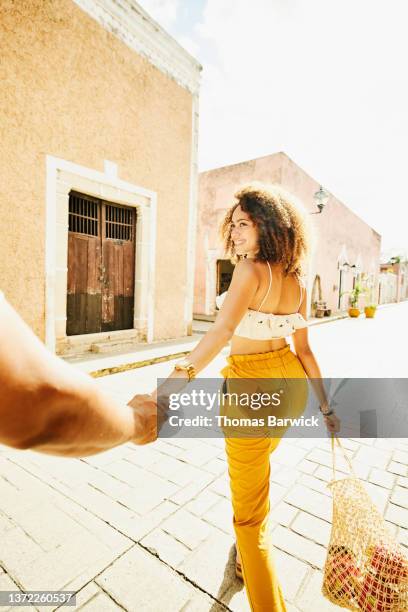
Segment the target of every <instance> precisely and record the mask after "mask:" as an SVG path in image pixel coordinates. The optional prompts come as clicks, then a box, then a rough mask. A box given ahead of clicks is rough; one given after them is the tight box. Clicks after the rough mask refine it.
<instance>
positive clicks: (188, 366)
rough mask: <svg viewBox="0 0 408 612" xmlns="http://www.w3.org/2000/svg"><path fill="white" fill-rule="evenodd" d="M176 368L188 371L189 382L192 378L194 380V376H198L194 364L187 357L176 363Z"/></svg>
mask: <svg viewBox="0 0 408 612" xmlns="http://www.w3.org/2000/svg"><path fill="white" fill-rule="evenodd" d="M174 369H175V370H177V371H182V372H187V374H188V382H190V381H191V380H193V378H195V377H196V376H197V372H196V369H195V367H194V365H193V364H192V363H191V362H190V361H188V360H187V359H183V360H182V361H179V362H178V363H176V365H175V366H174Z"/></svg>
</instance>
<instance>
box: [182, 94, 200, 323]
mask: <svg viewBox="0 0 408 612" xmlns="http://www.w3.org/2000/svg"><path fill="white" fill-rule="evenodd" d="M198 119H199V115H198V96H197V95H194V96H193V104H192V135H191V162H190V192H189V211H188V230H187V266H186V269H187V283H186V298H185V301H184V325H185V329H186V331H185V333H186V334H187V335H189V334H191V333H192V323H193V304H194V277H195V262H196V243H197V230H198V228H197V216H198Z"/></svg>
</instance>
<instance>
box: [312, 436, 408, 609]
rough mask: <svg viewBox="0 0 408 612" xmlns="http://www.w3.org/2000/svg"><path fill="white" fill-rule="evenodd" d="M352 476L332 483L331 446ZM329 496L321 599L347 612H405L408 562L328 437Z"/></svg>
mask: <svg viewBox="0 0 408 612" xmlns="http://www.w3.org/2000/svg"><path fill="white" fill-rule="evenodd" d="M335 439H336V441H337V444H338V446H339V447H340V448H341V450H342V452H343V455H344V457H345V459H346V462H347V464H348V466H349V468H350V472H351V474H350V475H349V476H344V477H342V478H341V479H338V480H336V466H335V455H336V453H335V448H334V441H335ZM331 444H332V457H333V480H331V481H330V482H329V483H328V485H327V486H328V487H329V489H330V490H331V492H332V496H333V517H332V529H331V534H330V541H329V546H328V550H327V556H326V561H325V565H324V575H323V584H322V594H323V595H324V597H326V598H327V599H329V600H330V601H331V602H332V603H334V604H336V605H337V606H340V607H342V608H346V609H347V610H362V611H363V612H408V558H407V557H406V555H405V553H404V552H403V550H402V548H401V547H400V546H399V544H398V543H397V542H396V540H395V538H394V537H393V536H392V534H391V532H390V531H389V530H388V526H387V524H386V522H385V521H384V519H383V517H382V515H381V513H380V512H379V510H378V509H377V508H376V506H375V505H374V503H373V502H372V501H371V499H370V497H369V495H368V493H367V491H366V489H365V488H364V486H363V483H362V481H361V480H360V479H359V478H358V477H357V476H356V474H355V472H354V469H353V466H352V464H351V462H350V459H349V457H348V456H347V454H346V453H345V451H344V448H343V446H342V444H341V442H340V440H339V438H338V437H337V436H335V435H334V434H332V439H331Z"/></svg>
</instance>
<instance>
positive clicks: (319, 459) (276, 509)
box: [0, 302, 408, 612]
mask: <svg viewBox="0 0 408 612" xmlns="http://www.w3.org/2000/svg"><path fill="white" fill-rule="evenodd" d="M407 315H408V302H407V303H404V304H401V305H395V306H390V307H389V308H384V309H381V310H380V311H379V312H378V313H377V315H376V318H375V319H374V320H368V319H367V320H366V319H362V320H361V321H358V320H357V321H356V320H351V319H344V320H340V321H336V322H333V323H330V324H328V325H316V326H313V328H312V329H310V333H309V336H310V339H311V346H312V347H313V350H314V353H315V354H316V357H317V358H318V362H319V363H320V364H322V365H323V366H324V368H323V369H322V373H323V376H326V377H330V376H340V377H348V376H351V377H353V376H356V375H357V374H356V373H357V372H358V375H359V376H362V377H379V376H383V377H392V376H401V377H406V376H407V375H408V374H407V362H406V356H405V352H406V349H405V347H406V345H407V341H408V337H407V331H408V330H407V326H406V317H407ZM333 347H335V350H333ZM350 347H353V350H350ZM378 347H381V348H380V349H378ZM224 363H225V351H223V352H222V354H220V355H219V356H218V357H217V358H216V359H215V360H214V361H213V362H212V363H211V365H210V366H208V367H207V368H206V369H205V370H203V371H202V373H200V375H203V376H204V377H205V376H209V377H214V376H219V370H220V368H221V367H222V365H224ZM171 368H172V364H171V362H166V363H158V364H156V365H153V366H150V367H148V368H140V369H135V370H131V371H128V372H123V373H120V374H116V375H112V376H106V377H102V378H98V379H96V381H97V384H98V385H99V386H100V387H101V388H102V389H103V390H104V391H105V392H106V393H110V394H112V396H113V397H115V398H116V399H117V400H120V401H125V400H126V401H127V399H128V398H129V397H131V395H132V394H133V393H134V392H136V390H137V392H139V393H144V392H150V391H151V390H152V389H153V388H154V386H155V382H156V380H157V378H159V377H163V376H167V375H168V373H169V371H171ZM223 445H224V442H223V440H210V439H205V440H204V439H199V440H187V439H184V440H183V439H174V438H172V439H167V440H164V439H163V440H159V441H157V442H156V443H154V444H152V445H149V446H145V447H135V446H132V445H130V444H128V445H125V446H123V447H120V448H116V449H113V450H111V451H108V452H106V453H103V454H100V455H97V456H95V457H90V458H87V459H65V458H58V457H52V456H47V455H41V454H39V453H33V452H28V451H24V452H22V451H13V450H10V449H5V448H4V447H3V448H0V590H14V589H25V590H28V589H32V590H41V589H42V590H61V589H66V590H75V591H77V593H78V594H77V606H76V608H77V609H84V610H87V611H92V610H95V611H97V612H100V611H103V610H108V611H109V610H119V609H120V610H128V611H130V612H162V611H163V612H178V611H197V612H199V611H200V612H201V611H202V612H207V611H212V612H215V611H220V610H233V611H237V612H240V611H248V610H249V607H248V603H247V600H246V596H245V592H244V589H243V585H242V583H241V582H240V581H238V580H237V579H236V578H235V575H234V559H233V549H232V545H233V541H234V538H233V534H232V516H231V507H230V501H229V484H228V479H227V471H226V462H225V454H224V448H223ZM343 446H344V447H345V448H346V449H347V453H348V454H349V456H350V457H351V459H352V462H353V466H354V469H355V471H356V472H357V474H358V475H359V476H360V477H362V478H363V479H364V483H365V486H366V488H367V490H368V492H369V494H370V495H371V497H372V499H373V500H374V501H375V503H376V504H377V506H378V508H379V509H380V511H381V512H383V513H384V515H385V518H386V520H387V522H388V524H389V526H390V528H391V530H392V531H393V533H395V535H396V537H397V538H398V540H399V541H400V542H401V544H402V545H403V546H404V547H405V548H404V550H406V551H407V554H408V438H404V439H399V440H396V439H391V440H384V439H378V440H377V439H344V440H343ZM336 465H337V467H338V468H339V469H340V470H342V471H343V472H344V473H348V468H347V467H346V465H345V461H344V459H343V458H342V457H341V455H340V454H338V455H337V462H336ZM331 466H332V458H331V448H330V441H329V439H327V438H323V439H314V440H305V439H294V438H284V439H283V440H282V441H281V443H280V444H279V446H278V448H277V449H276V450H275V451H274V453H273V454H272V457H271V507H272V522H271V528H272V537H273V542H274V546H275V557H276V567H277V572H278V575H279V579H280V581H281V584H282V589H283V592H284V595H285V598H286V601H287V607H288V610H289V612H294V611H295V610H297V611H302V612H326V611H327V612H329V611H330V610H336V609H338V610H340V609H342V608H338V607H336V606H333V605H332V604H331V603H329V602H328V601H327V600H325V599H324V598H323V596H322V595H321V592H320V589H321V584H322V572H321V569H322V567H323V564H324V560H325V555H326V548H325V547H326V546H327V543H328V538H329V532H330V521H331V504H332V500H331V494H330V491H329V489H327V487H326V485H327V482H328V481H329V480H330V479H331V477H332V468H331ZM1 568H3V569H1ZM2 609H6V608H2ZM28 609H29V608H21V610H22V611H25V610H28ZM51 609H52V608H44V610H51ZM71 609H72V608H71ZM13 610H16V608H13Z"/></svg>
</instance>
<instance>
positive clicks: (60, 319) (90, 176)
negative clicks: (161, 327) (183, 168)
mask: <svg viewBox="0 0 408 612" xmlns="http://www.w3.org/2000/svg"><path fill="white" fill-rule="evenodd" d="M46 167H47V170H46V174H47V179H46V181H47V185H46V237H45V245H46V248H45V265H46V270H45V278H46V300H45V343H46V346H47V347H48V348H49V349H50V350H51V351H52V352H56V353H58V354H63V353H65V352H67V351H68V350H69V349H71V348H72V347H73V346H75V345H78V346H80V347H81V349H82V350H84V347H86V349H85V350H89V348H90V346H91V344H92V343H93V342H95V341H97V342H101V341H104V340H106V341H111V340H113V341H114V340H115V339H120V340H121V341H122V340H125V341H126V340H127V339H129V340H132V341H137V342H147V343H150V342H152V341H153V339H154V331H153V330H154V295H155V282H154V279H155V252H156V213H157V194H156V193H155V192H154V191H150V190H148V189H144V188H143V187H140V186H138V185H135V184H133V183H129V182H127V181H123V180H121V179H119V178H118V172H117V165H116V164H114V163H113V162H109V161H107V160H105V161H104V171H103V172H100V171H97V170H94V169H92V168H87V167H86V166H81V165H79V164H75V163H72V162H69V161H66V160H64V159H60V158H56V157H53V156H50V155H47V158H46ZM71 190H74V191H79V192H81V193H84V194H87V195H90V196H94V197H97V198H102V199H104V200H107V201H110V202H112V203H114V204H124V205H126V206H133V207H135V208H136V214H137V223H136V240H135V264H136V265H135V301H134V319H133V328H132V329H130V330H119V331H111V332H101V333H96V334H81V335H78V336H67V334H66V321H67V274H68V201H69V193H70V191H71Z"/></svg>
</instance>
